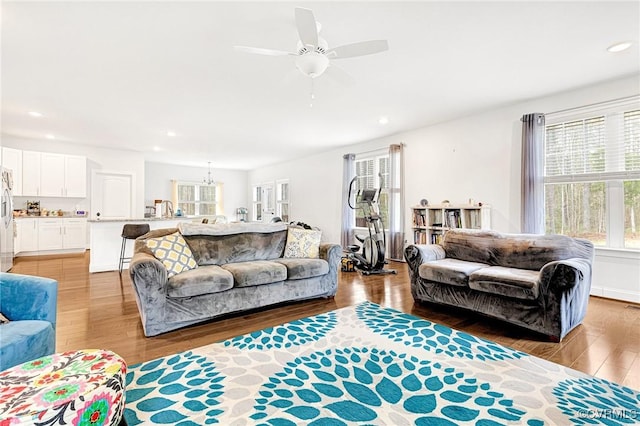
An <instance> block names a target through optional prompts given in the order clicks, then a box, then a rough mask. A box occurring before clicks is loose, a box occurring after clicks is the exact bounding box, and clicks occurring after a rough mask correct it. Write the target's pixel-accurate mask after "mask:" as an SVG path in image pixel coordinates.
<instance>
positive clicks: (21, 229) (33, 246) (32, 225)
mask: <svg viewBox="0 0 640 426" xmlns="http://www.w3.org/2000/svg"><path fill="white" fill-rule="evenodd" d="M39 220H40V219H31V218H20V219H16V230H17V235H16V240H17V243H16V245H17V246H18V251H17V252H16V253H20V252H23V251H38V221H39Z"/></svg>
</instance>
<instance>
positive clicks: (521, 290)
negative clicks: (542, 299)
mask: <svg viewBox="0 0 640 426" xmlns="http://www.w3.org/2000/svg"><path fill="white" fill-rule="evenodd" d="M539 279H540V272H538V271H530V270H528V269H515V268H505V267H502V266H491V267H489V268H483V269H479V270H477V271H475V272H473V273H472V274H471V276H470V277H469V287H470V288H472V289H473V290H478V291H484V292H485V293H493V294H499V295H501V296H506V297H513V298H516V299H525V300H535V299H537V298H538V281H539Z"/></svg>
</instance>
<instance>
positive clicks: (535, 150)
mask: <svg viewBox="0 0 640 426" xmlns="http://www.w3.org/2000/svg"><path fill="white" fill-rule="evenodd" d="M544 134H545V117H544V114H540V113H534V114H526V115H523V116H522V209H521V223H520V226H521V232H523V233H525V234H544V232H545V223H544V222H545V218H544Z"/></svg>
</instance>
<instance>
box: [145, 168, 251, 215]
mask: <svg viewBox="0 0 640 426" xmlns="http://www.w3.org/2000/svg"><path fill="white" fill-rule="evenodd" d="M145 170H146V177H145V182H144V188H145V190H144V199H145V203H146V205H149V206H152V205H153V200H156V199H158V200H160V199H162V200H171V187H172V186H171V180H179V181H188V182H201V181H202V180H203V179H204V178H205V177H207V172H208V171H209V169H208V168H207V167H203V168H200V167H186V166H177V165H173V164H163V163H151V162H148V163H146V166H145ZM211 178H212V179H214V180H215V181H217V182H222V183H223V194H222V195H223V199H224V213H223V214H224V215H225V216H227V217H228V218H229V219H230V220H235V211H236V208H238V207H248V206H247V186H248V183H247V182H248V181H247V178H248V172H246V171H243V170H224V169H211Z"/></svg>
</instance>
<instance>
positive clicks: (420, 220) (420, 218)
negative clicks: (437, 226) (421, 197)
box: [413, 211, 427, 226]
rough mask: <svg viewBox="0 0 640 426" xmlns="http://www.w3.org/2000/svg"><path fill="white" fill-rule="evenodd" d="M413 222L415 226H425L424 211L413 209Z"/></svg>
mask: <svg viewBox="0 0 640 426" xmlns="http://www.w3.org/2000/svg"><path fill="white" fill-rule="evenodd" d="M413 224H414V225H415V226H427V221H426V215H425V213H424V212H421V211H415V212H414V213H413Z"/></svg>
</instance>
